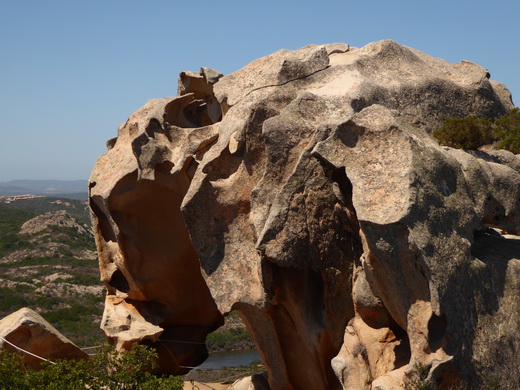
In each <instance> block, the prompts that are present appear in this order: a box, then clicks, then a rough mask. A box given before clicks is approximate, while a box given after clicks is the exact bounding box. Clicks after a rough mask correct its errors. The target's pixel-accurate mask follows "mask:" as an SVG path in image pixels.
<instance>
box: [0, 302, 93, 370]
mask: <svg viewBox="0 0 520 390" xmlns="http://www.w3.org/2000/svg"><path fill="white" fill-rule="evenodd" d="M0 348H1V349H6V350H8V351H11V352H16V353H18V354H20V355H22V356H23V363H24V366H25V367H27V368H31V369H39V368H41V364H42V362H44V361H45V360H43V359H46V360H50V361H54V360H58V359H61V360H78V359H86V358H88V355H87V354H86V353H85V352H83V351H82V350H81V349H80V348H79V347H77V346H76V345H74V344H73V343H72V341H70V340H68V339H67V338H66V337H65V336H63V335H62V334H61V333H60V332H59V331H58V330H56V328H54V327H53V326H52V325H51V324H49V323H48V322H47V321H45V319H44V318H43V317H42V316H40V315H39V314H38V313H36V312H35V311H33V310H31V309H28V308H23V309H20V310H18V311H16V312H14V313H12V314H10V315H8V316H7V317H4V318H3V319H2V320H0ZM22 350H23V351H22ZM24 351H26V352H24ZM27 352H28V353H27ZM34 355H36V356H34Z"/></svg>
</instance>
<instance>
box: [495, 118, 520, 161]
mask: <svg viewBox="0 0 520 390" xmlns="http://www.w3.org/2000/svg"><path fill="white" fill-rule="evenodd" d="M494 134H495V137H496V138H497V139H498V140H499V144H498V148H499V149H506V150H509V151H510V152H513V153H515V154H519V153H520V109H518V108H513V109H512V110H511V111H509V112H508V113H507V114H505V115H504V116H502V117H500V119H498V120H497V121H496V122H495V127H494Z"/></svg>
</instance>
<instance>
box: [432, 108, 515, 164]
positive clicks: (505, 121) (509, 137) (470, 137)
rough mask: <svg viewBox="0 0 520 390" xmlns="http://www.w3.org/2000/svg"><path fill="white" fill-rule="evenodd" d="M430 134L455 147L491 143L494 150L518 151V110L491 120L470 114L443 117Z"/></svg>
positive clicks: (463, 147) (464, 147) (440, 142)
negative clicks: (439, 126)
mask: <svg viewBox="0 0 520 390" xmlns="http://www.w3.org/2000/svg"><path fill="white" fill-rule="evenodd" d="M433 137H434V138H435V139H437V141H438V142H439V144H441V145H445V146H450V147H452V148H457V149H477V148H479V147H480V146H483V145H488V144H493V143H494V144H495V145H496V147H498V149H506V150H509V151H510V152H512V153H515V154H519V153H520V109H518V108H513V109H512V110H510V111H509V112H508V113H507V114H505V115H503V116H501V117H500V118H499V119H497V120H496V121H495V122H494V123H493V122H492V121H491V120H490V119H486V118H477V117H474V116H469V117H467V118H451V119H447V120H446V121H444V125H443V126H442V127H441V128H440V129H438V130H435V131H434V132H433Z"/></svg>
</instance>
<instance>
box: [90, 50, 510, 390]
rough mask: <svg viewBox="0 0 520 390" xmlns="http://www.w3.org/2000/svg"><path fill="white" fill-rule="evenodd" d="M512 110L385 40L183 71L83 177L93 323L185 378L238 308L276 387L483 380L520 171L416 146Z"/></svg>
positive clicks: (490, 86) (500, 323) (502, 302)
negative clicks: (448, 123)
mask: <svg viewBox="0 0 520 390" xmlns="http://www.w3.org/2000/svg"><path fill="white" fill-rule="evenodd" d="M512 107H513V105H512V101H511V97H510V94H509V92H508V91H507V89H506V88H505V87H504V86H503V85H502V84H500V83H496V82H494V81H490V80H489V73H488V72H487V71H486V70H485V69H483V68H481V67H480V66H478V65H475V64H472V63H469V62H461V63H458V64H449V63H447V62H445V61H443V60H440V59H435V58H432V57H430V56H427V55H425V54H423V53H421V52H419V51H416V50H413V49H410V48H407V47H404V46H401V45H398V44H397V43H395V42H392V41H382V42H376V43H372V44H369V45H367V46H365V47H363V48H361V49H355V48H350V47H349V46H348V45H345V44H333V45H323V46H314V45H311V46H307V47H304V48H302V49H300V50H297V51H288V50H281V51H278V52H276V53H274V54H272V55H270V56H267V57H264V58H260V59H258V60H256V61H253V62H252V63H251V64H249V65H247V66H246V67H245V68H243V69H242V70H239V71H237V72H235V73H233V74H230V75H228V76H224V77H222V76H221V75H220V74H218V72H215V71H213V70H211V69H207V68H203V69H201V72H200V73H193V72H183V73H181V76H180V81H179V96H177V97H174V98H163V99H157V100H151V101H149V102H148V103H147V104H146V105H145V106H144V107H143V108H141V109H140V110H138V111H137V112H136V113H134V114H133V115H132V116H130V118H129V119H128V120H127V122H126V123H124V124H123V125H121V126H120V128H119V131H118V137H117V138H116V139H113V140H110V141H109V142H108V148H109V150H108V152H107V153H106V154H105V155H103V156H102V157H100V159H99V160H98V162H97V164H96V166H95V168H94V170H93V173H92V176H91V178H90V205H91V208H92V211H93V214H92V215H93V222H94V228H95V234H96V238H97V245H98V252H99V258H100V268H101V277H102V280H103V281H104V282H105V284H106V286H107V288H108V291H109V293H108V296H107V298H106V306H105V314H104V319H103V324H102V328H103V329H104V331H105V332H106V333H107V335H108V336H109V337H110V338H111V339H112V340H113V341H114V342H116V343H117V344H118V345H119V346H120V347H121V348H126V347H127V346H128V345H130V344H131V343H134V342H145V343H148V344H150V345H153V346H154V347H156V348H157V350H158V352H159V355H160V362H161V369H162V370H163V371H164V372H171V373H182V372H185V371H186V370H187V369H188V368H187V367H191V366H194V365H197V364H199V363H200V362H202V361H203V360H204V358H205V355H206V352H205V348H204V345H203V342H204V338H205V336H206V334H207V333H208V332H211V331H212V330H214V329H216V328H217V327H219V326H220V325H221V324H222V316H223V315H226V314H227V313H229V312H231V311H238V312H239V314H240V315H241V317H242V319H243V320H244V322H245V324H246V326H247V327H248V329H249V330H250V332H251V334H252V336H253V338H254V340H255V343H256V345H257V348H258V350H259V352H260V354H261V355H262V357H263V360H264V363H265V365H266V367H267V368H268V380H269V385H270V387H271V388H272V389H276V390H279V389H339V388H341V387H343V388H344V389H370V388H373V389H395V388H402V387H403V383H404V382H405V381H406V380H407V379H406V378H407V376H409V375H411V373H412V371H413V370H414V368H415V367H419V366H421V367H423V371H424V369H426V370H427V372H428V375H429V377H430V379H431V380H433V381H435V382H436V383H437V384H438V385H439V386H440V387H441V388H448V386H451V385H452V384H453V383H455V382H456V381H457V380H459V379H464V380H465V381H467V382H468V383H475V384H476V383H478V381H479V375H481V373H482V372H484V371H485V370H486V369H489V368H490V367H491V366H492V365H493V364H494V363H493V361H492V360H493V359H491V360H490V359H489V357H490V356H492V355H493V353H495V352H496V350H495V349H496V346H497V345H498V344H497V343H498V342H500V343H502V344H500V345H506V346H507V348H509V350H508V351H509V353H512V354H513V355H511V356H514V354H515V353H518V347H519V341H518V336H517V334H518V332H519V331H520V325H519V320H518V318H519V317H518V313H519V312H520V304H519V303H518V299H516V298H515V297H517V296H518V291H519V286H520V278H519V273H520V241H518V240H517V237H513V236H511V235H518V234H520V209H519V207H520V202H519V199H520V159H519V157H517V156H515V155H513V154H511V153H508V152H504V151H501V152H488V153H484V152H465V151H460V150H452V149H449V148H443V147H440V146H439V145H438V144H437V143H436V142H435V141H434V140H433V139H432V138H431V137H430V135H429V134H430V133H431V132H432V131H433V130H434V129H436V128H438V127H439V126H440V125H441V123H442V121H443V120H444V119H446V118H449V117H461V116H467V115H477V116H488V117H496V116H497V115H500V114H503V113H505V112H506V111H507V110H508V109H510V108H512ZM492 228H493V229H492ZM497 340H498V341H497ZM499 355H500V354H498V355H497V356H498V357H500V356H499ZM495 360H496V359H495Z"/></svg>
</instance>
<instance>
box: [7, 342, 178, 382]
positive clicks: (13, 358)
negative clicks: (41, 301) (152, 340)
mask: <svg viewBox="0 0 520 390" xmlns="http://www.w3.org/2000/svg"><path fill="white" fill-rule="evenodd" d="M156 361H157V353H156V352H155V351H153V350H151V349H149V348H147V347H145V346H142V345H136V346H134V348H132V350H131V351H129V352H125V353H121V352H117V351H116V350H115V349H114V348H113V347H109V346H105V347H104V348H103V350H102V351H101V353H99V354H97V355H95V356H93V357H91V358H89V359H86V360H79V361H77V360H72V361H66V360H60V361H57V362H55V364H51V363H45V364H44V365H43V368H42V370H39V371H33V370H24V369H23V368H22V357H21V356H19V355H17V354H13V353H11V352H8V351H6V350H1V351H0V389H1V390H7V389H17V390H18V389H21V390H25V389H27V390H29V389H31V390H32V389H47V390H63V389H70V390H76V389H78V390H79V389H81V390H84V389H86V388H88V389H91V390H101V389H108V390H137V389H145V390H146V389H150V390H151V389H154V390H155V389H165V390H179V389H182V386H183V380H182V378H180V377H174V376H168V377H162V378H161V377H157V376H155V375H153V374H151V373H150V372H151V371H153V370H154V369H156V368H157V363H156Z"/></svg>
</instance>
